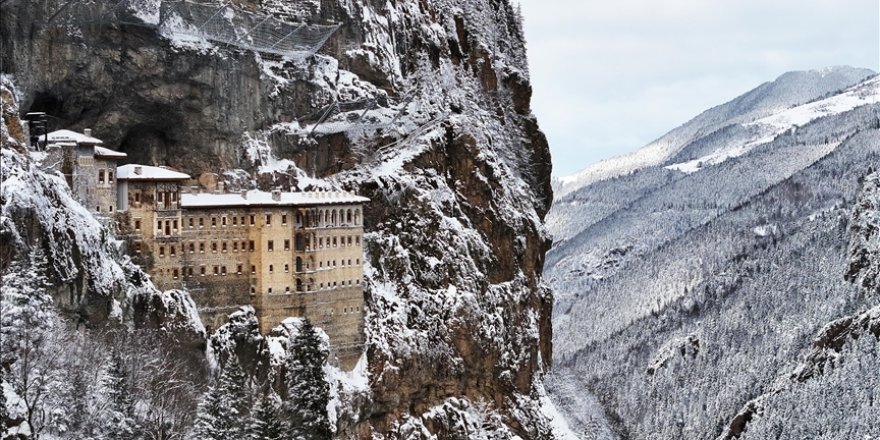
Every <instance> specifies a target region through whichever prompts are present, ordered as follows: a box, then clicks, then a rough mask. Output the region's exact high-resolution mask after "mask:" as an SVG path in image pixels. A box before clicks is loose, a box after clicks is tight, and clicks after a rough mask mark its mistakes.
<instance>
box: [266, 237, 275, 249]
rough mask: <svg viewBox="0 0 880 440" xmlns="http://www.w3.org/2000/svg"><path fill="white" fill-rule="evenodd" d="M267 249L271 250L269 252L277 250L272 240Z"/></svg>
mask: <svg viewBox="0 0 880 440" xmlns="http://www.w3.org/2000/svg"><path fill="white" fill-rule="evenodd" d="M267 249H268V250H269V252H272V251H274V250H275V242H274V241H272V240H269V243H268V247H267Z"/></svg>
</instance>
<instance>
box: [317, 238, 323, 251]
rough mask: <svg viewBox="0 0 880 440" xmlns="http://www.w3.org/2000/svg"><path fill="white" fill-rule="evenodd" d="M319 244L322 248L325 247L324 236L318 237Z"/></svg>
mask: <svg viewBox="0 0 880 440" xmlns="http://www.w3.org/2000/svg"><path fill="white" fill-rule="evenodd" d="M318 246H319V247H320V248H321V249H324V238H323V237H322V238H319V239H318Z"/></svg>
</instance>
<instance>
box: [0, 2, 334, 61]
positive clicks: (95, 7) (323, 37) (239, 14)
mask: <svg viewBox="0 0 880 440" xmlns="http://www.w3.org/2000/svg"><path fill="white" fill-rule="evenodd" d="M19 1H29V0H3V1H2V3H0V6H2V7H3V9H4V12H5V11H6V10H9V12H13V13H14V9H15V4H16V3H18V2H19ZM46 21H47V24H54V25H65V24H67V25H90V24H109V23H116V24H125V25H130V26H145V27H152V28H156V29H158V31H159V32H160V33H161V34H162V35H163V36H164V37H166V38H168V39H170V40H173V41H180V42H184V43H198V42H199V41H205V42H212V43H220V44H223V45H226V46H227V47H229V46H232V47H238V48H242V49H246V50H252V51H254V52H259V53H264V54H274V55H278V56H281V57H284V58H290V59H303V58H307V57H309V56H311V55H313V54H314V53H315V52H317V51H318V50H319V49H321V47H323V46H324V44H325V43H326V42H327V40H328V39H329V38H330V36H332V35H333V33H334V32H336V30H337V29H339V27H340V26H341V25H340V24H308V23H289V22H286V21H283V20H280V19H278V18H275V17H274V16H272V15H268V14H261V13H258V12H255V11H246V10H243V9H239V8H235V7H233V6H231V5H230V4H229V2H224V3H219V4H218V3H206V2H195V1H190V0H65V1H59V2H58V7H57V8H55V9H54V10H52V11H51V12H49V16H48V18H47V20H46Z"/></svg>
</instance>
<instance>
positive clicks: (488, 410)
mask: <svg viewBox="0 0 880 440" xmlns="http://www.w3.org/2000/svg"><path fill="white" fill-rule="evenodd" d="M62 3H63V2H61V1H58V2H20V3H19V6H17V7H16V10H15V13H14V14H6V13H4V14H3V16H2V17H0V24H2V26H0V35H2V38H3V40H4V45H3V49H2V50H3V53H2V57H3V66H4V69H7V70H8V73H12V74H13V75H14V76H15V79H16V81H17V82H18V84H19V88H20V92H21V95H22V97H23V110H27V111H34V110H42V111H47V112H49V113H50V114H52V115H54V116H56V117H58V118H61V121H63V124H64V125H69V126H70V127H72V128H84V127H91V128H93V129H94V132H95V133H96V134H97V135H98V136H100V137H101V138H102V139H104V140H105V142H106V143H107V144H108V145H109V146H111V147H118V149H120V150H122V151H125V152H126V153H128V154H129V158H130V159H131V160H132V161H138V162H146V163H150V164H167V165H172V166H175V167H178V168H180V169H182V170H183V171H187V172H190V173H193V174H198V173H200V172H205V171H216V170H217V169H218V168H230V169H235V171H233V172H230V173H228V174H227V176H226V177H227V178H228V180H229V182H230V183H233V184H236V185H253V184H256V185H260V186H263V187H268V186H275V185H281V186H284V187H290V186H294V187H300V188H305V187H309V186H312V187H314V186H319V187H330V186H334V187H341V188H344V189H347V190H352V191H356V192H358V193H360V194H362V195H365V196H368V197H370V198H371V199H372V200H373V201H372V202H371V203H370V205H369V206H368V207H367V209H366V215H365V221H366V227H367V232H368V233H367V239H366V243H367V247H366V252H367V254H366V258H365V260H366V261H367V262H368V264H367V266H366V285H365V290H366V295H367V307H368V316H367V322H366V332H367V349H366V350H367V359H368V361H369V363H368V365H369V373H370V388H371V395H370V397H369V402H368V403H366V404H363V405H362V407H361V408H360V409H359V410H358V411H354V412H355V413H357V415H356V416H355V417H353V418H352V420H351V421H350V423H348V424H346V426H341V427H340V429H341V431H340V436H343V437H361V438H369V437H370V436H371V435H385V436H388V437H390V438H398V437H408V438H430V437H431V436H434V435H436V436H438V437H440V438H449V437H469V438H475V437H479V436H481V435H482V436H487V437H492V438H507V437H513V436H515V435H516V436H520V437H522V438H537V437H539V436H541V435H543V434H545V433H547V432H549V431H550V430H551V428H550V426H549V424H548V423H546V418H545V417H544V416H543V415H542V414H541V408H540V399H539V398H540V395H541V393H542V389H541V385H540V380H539V376H540V373H541V371H542V368H543V367H542V364H543V365H546V364H547V363H548V362H549V361H550V359H551V345H550V339H551V327H550V314H551V307H552V297H551V295H550V291H549V290H548V289H546V288H544V287H543V284H542V278H541V274H542V269H543V259H544V252H545V251H546V250H547V248H548V246H549V240H548V237H547V235H546V233H545V231H544V230H543V228H542V226H541V221H542V218H543V216H544V215H545V214H546V212H547V210H548V209H549V205H550V201H551V198H552V193H551V188H550V158H549V151H548V148H547V144H546V140H545V138H544V136H543V135H542V134H541V132H540V131H539V129H538V126H537V122H536V120H535V118H534V117H533V116H532V115H531V111H530V108H529V101H530V94H531V89H530V86H529V83H528V70H527V65H526V59H525V50H524V43H523V41H524V40H523V37H522V34H521V28H520V23H519V19H518V17H517V14H516V13H515V12H514V10H513V8H512V7H511V5H510V3H509V2H508V1H506V0H502V1H495V0H469V1H465V2H455V1H450V0H435V1H415V0H405V1H397V2H378V1H356V0H339V1H320V2H302V3H296V4H295V5H294V4H292V3H290V2H282V1H268V0H265V1H256V0H251V1H241V2H235V4H236V7H239V8H242V9H244V10H252V11H255V12H270V13H273V14H276V16H278V17H283V18H285V19H299V18H303V17H305V18H308V19H310V20H313V21H315V22H323V23H341V24H342V26H341V28H340V29H339V31H337V33H336V34H334V36H333V37H332V38H331V39H330V41H329V42H328V44H327V45H326V47H325V48H324V49H323V50H322V51H321V52H320V53H319V54H318V55H315V56H314V57H310V58H308V59H306V60H303V61H296V62H294V61H285V60H281V59H276V58H271V57H268V56H259V55H256V54H254V53H252V52H248V51H242V50H237V49H235V48H234V47H229V46H223V45H214V44H211V43H208V42H205V41H202V42H197V43H193V42H189V43H186V44H184V43H182V42H181V41H179V40H176V39H175V38H173V36H170V37H171V38H167V37H169V36H163V35H160V34H158V33H157V32H156V31H155V29H153V28H149V27H143V26H133V25H118V24H107V23H103V24H90V25H86V26H74V27H70V26H67V25H56V24H47V23H48V22H49V21H50V20H49V17H50V16H52V15H53V13H54V12H55V11H57V10H58V8H59V7H60V6H61V4H62ZM146 3H149V2H146ZM110 4H111V2H106V4H105V3H103V2H97V4H96V8H99V9H100V8H108V7H109V5H110ZM62 22H63V20H62ZM53 23H55V22H53ZM334 102H337V103H338V104H339V105H338V106H337V107H330V105H331V104H332V103H334ZM365 102H368V103H372V102H375V105H373V104H365ZM328 109H329V111H325V110H328ZM324 114H326V115H327V117H323V115H324ZM319 121H321V123H320V124H317V122H319Z"/></svg>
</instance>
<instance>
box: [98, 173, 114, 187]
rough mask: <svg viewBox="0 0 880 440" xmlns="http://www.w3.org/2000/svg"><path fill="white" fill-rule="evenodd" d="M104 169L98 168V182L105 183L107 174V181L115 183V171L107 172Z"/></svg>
mask: <svg viewBox="0 0 880 440" xmlns="http://www.w3.org/2000/svg"><path fill="white" fill-rule="evenodd" d="M104 171H105V170H98V183H100V184H103V183H105V182H104V180H105V179H104V176H105V175H106V183H113V171H110V170H106V171H107V172H106V174H105V173H104Z"/></svg>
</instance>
